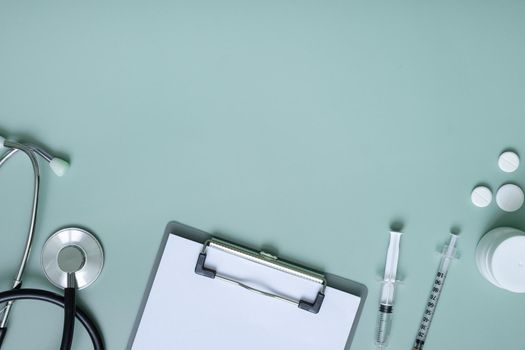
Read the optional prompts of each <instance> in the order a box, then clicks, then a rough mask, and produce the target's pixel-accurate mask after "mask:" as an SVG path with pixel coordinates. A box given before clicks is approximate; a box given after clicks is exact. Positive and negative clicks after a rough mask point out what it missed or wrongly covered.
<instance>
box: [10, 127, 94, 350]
mask: <svg viewBox="0 0 525 350" xmlns="http://www.w3.org/2000/svg"><path fill="white" fill-rule="evenodd" d="M2 148H6V149H7V151H6V152H5V153H4V154H3V155H2V156H0V167H1V166H2V165H3V164H4V163H5V162H6V161H7V160H8V159H10V158H11V157H12V156H13V155H14V154H16V153H17V152H22V153H24V154H25V155H26V156H27V157H28V158H29V160H30V162H31V165H32V168H33V199H32V205H31V212H30V220H29V228H28V232H27V237H26V242H25V247H24V251H23V254H22V258H21V260H20V264H19V268H18V271H17V274H16V276H15V280H14V282H13V288H12V289H11V290H9V291H5V292H1V293H0V303H7V304H6V305H5V307H4V308H2V310H0V312H3V314H2V319H1V322H0V346H1V345H2V342H3V340H4V338H5V336H6V332H7V320H8V318H9V314H10V312H11V308H12V306H13V303H14V301H16V300H22V299H32V300H42V301H47V302H50V303H53V304H55V305H58V306H62V307H64V310H65V318H64V319H65V323H64V336H63V338H62V345H61V350H67V349H70V348H71V340H72V336H73V324H74V317H76V318H77V319H79V321H80V322H81V323H82V325H83V326H84V327H85V329H86V331H87V332H88V334H89V336H90V337H91V340H92V342H93V345H94V347H95V349H104V345H103V341H102V337H101V335H100V332H99V331H98V329H97V327H96V326H95V324H94V322H93V321H91V320H90V319H89V317H87V316H86V314H85V313H84V312H83V311H82V310H80V309H78V310H76V308H75V304H74V290H73V291H72V290H71V289H70V290H68V289H67V288H66V291H65V296H60V295H58V294H55V293H52V292H49V291H45V290H39V289H22V288H21V287H22V277H23V275H24V271H25V268H26V265H27V261H28V258H29V254H30V251H31V248H32V243H33V238H34V233H35V224H36V218H37V210H38V201H39V191H40V168H39V163H38V161H37V156H40V157H42V158H43V159H44V160H45V161H46V162H47V163H48V165H49V166H50V168H51V169H52V170H53V172H54V173H55V174H56V175H58V176H62V175H64V174H65V172H66V171H67V169H68V167H69V164H68V163H67V162H66V161H64V160H62V159H60V158H57V157H54V156H52V155H51V154H50V153H49V152H47V151H45V150H44V149H42V148H41V147H39V146H36V145H32V144H25V143H20V142H13V141H9V140H6V139H5V138H3V137H0V149H2ZM68 251H69V250H64V252H63V253H61V254H66V253H67V252H68ZM66 255H67V254H66ZM66 267H67V265H64V266H62V268H66ZM77 268H78V272H80V271H81V269H82V268H83V266H80V265H78V266H77ZM64 272H65V273H67V274H68V277H69V279H68V281H69V282H68V285H67V286H68V287H69V288H73V289H74V288H75V283H76V273H77V271H76V270H74V269H73V270H67V271H64Z"/></svg>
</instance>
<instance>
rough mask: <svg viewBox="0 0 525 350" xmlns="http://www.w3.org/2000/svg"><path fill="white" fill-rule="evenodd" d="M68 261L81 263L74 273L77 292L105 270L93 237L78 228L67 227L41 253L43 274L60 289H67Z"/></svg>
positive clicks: (56, 234)
mask: <svg viewBox="0 0 525 350" xmlns="http://www.w3.org/2000/svg"><path fill="white" fill-rule="evenodd" d="M72 248H75V249H72ZM72 253H73V254H72ZM67 259H70V260H71V259H77V260H78V259H82V263H81V264H79V265H78V270H77V271H74V273H75V279H76V285H77V288H78V289H83V288H86V287H87V286H89V285H90V284H91V283H93V282H94V281H95V280H96V279H97V278H98V276H99V275H100V272H101V271H102V267H103V266H104V251H103V250H102V246H101V245H100V243H99V241H98V240H97V239H96V238H95V236H93V234H91V233H89V232H88V231H86V230H84V229H81V228H77V227H68V228H64V229H62V230H60V231H57V232H55V233H54V234H53V235H51V237H49V238H48V239H47V241H46V243H45V244H44V248H43V249H42V268H43V269H44V274H45V275H46V277H47V279H48V280H49V281H50V282H51V283H52V284H54V285H55V286H57V287H59V288H66V287H67V275H68V272H73V271H69V270H68V269H67V268H65V266H67V265H66V264H67ZM70 265H71V263H70ZM64 270H66V271H64Z"/></svg>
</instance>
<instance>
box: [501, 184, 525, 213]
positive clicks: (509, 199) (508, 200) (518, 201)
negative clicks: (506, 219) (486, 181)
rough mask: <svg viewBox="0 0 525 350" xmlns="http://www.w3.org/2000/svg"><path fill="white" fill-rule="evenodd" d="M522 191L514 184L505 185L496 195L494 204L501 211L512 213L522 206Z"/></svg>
mask: <svg viewBox="0 0 525 350" xmlns="http://www.w3.org/2000/svg"><path fill="white" fill-rule="evenodd" d="M523 197H524V196H523V190H522V189H521V188H520V187H519V186H517V185H514V184H505V185H503V186H501V187H500V188H499V189H498V192H497V193H496V203H498V207H500V208H501V210H503V211H506V212H513V211H516V210H518V209H519V208H521V206H522V205H523Z"/></svg>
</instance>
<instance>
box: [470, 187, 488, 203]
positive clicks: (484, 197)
mask: <svg viewBox="0 0 525 350" xmlns="http://www.w3.org/2000/svg"><path fill="white" fill-rule="evenodd" d="M470 200H471V201H472V204H474V205H475V206H476V207H480V208H485V207H486V206H488V205H489V204H490V202H492V191H491V190H490V188H488V187H486V186H477V187H476V188H474V189H473V190H472V193H471V194H470Z"/></svg>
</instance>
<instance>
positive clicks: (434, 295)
mask: <svg viewBox="0 0 525 350" xmlns="http://www.w3.org/2000/svg"><path fill="white" fill-rule="evenodd" d="M457 239H458V236H457V235H456V234H453V233H451V234H450V242H449V244H448V246H447V245H445V246H444V247H443V256H442V257H441V263H440V264H439V269H438V272H437V274H436V278H435V279H434V285H433V286H432V291H431V292H430V296H429V297H428V301H427V304H426V306H425V312H424V313H423V318H422V319H421V323H420V324H419V329H418V331H417V335H416V340H415V342H414V346H413V347H412V350H420V349H423V345H424V344H425V340H426V339H427V334H428V330H429V328H430V323H431V322H432V318H433V317H434V312H435V311H436V307H437V303H438V301H439V296H440V295H441V291H442V289H443V284H444V283H445V278H446V277H447V272H448V268H449V266H450V262H451V261H452V259H453V258H454V255H455V251H456V241H457Z"/></svg>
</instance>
